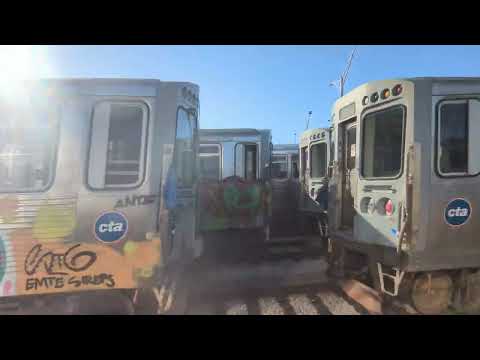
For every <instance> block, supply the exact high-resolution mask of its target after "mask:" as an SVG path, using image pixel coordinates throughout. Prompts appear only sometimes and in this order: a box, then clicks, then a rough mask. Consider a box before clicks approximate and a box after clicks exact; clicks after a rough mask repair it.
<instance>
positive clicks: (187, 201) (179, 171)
mask: <svg viewBox="0 0 480 360" xmlns="http://www.w3.org/2000/svg"><path fill="white" fill-rule="evenodd" d="M196 128H197V117H196V112H195V110H194V109H187V108H184V107H179V108H178V110H177V130H176V135H175V149H174V162H173V168H174V169H173V170H174V175H175V180H176V181H175V183H176V199H175V202H174V203H173V206H174V215H173V216H174V224H175V225H174V229H173V230H174V231H173V234H174V236H173V248H174V249H176V250H177V251H179V253H181V252H182V251H183V250H185V248H184V246H186V245H187V244H193V243H194V239H193V238H192V237H195V222H196V218H195V209H196V203H195V193H196V188H195V177H196V174H195V169H196V166H195V160H196V154H195V149H196V146H197V144H196V139H195V136H194V134H195V133H196ZM189 250H193V249H189Z"/></svg>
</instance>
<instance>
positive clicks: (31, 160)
mask: <svg viewBox="0 0 480 360" xmlns="http://www.w3.org/2000/svg"><path fill="white" fill-rule="evenodd" d="M0 116H1V122H0V192H23V191H24V192H29V191H42V190H45V189H46V188H47V187H48V186H49V185H50V183H51V181H52V179H53V172H54V162H55V150H56V143H57V136H58V126H57V125H58V124H57V114H56V108H55V107H49V108H45V107H38V106H30V105H22V106H20V105H16V106H12V105H11V104H4V103H3V104H1V105H0Z"/></svg>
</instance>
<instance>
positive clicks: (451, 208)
mask: <svg viewBox="0 0 480 360" xmlns="http://www.w3.org/2000/svg"><path fill="white" fill-rule="evenodd" d="M471 214H472V207H471V206H470V203H469V202H468V201H467V200H465V199H454V200H452V201H450V202H449V203H448V205H447V207H446V208H445V221H446V222H447V224H449V225H452V226H461V225H464V224H465V223H466V222H467V221H468V219H469V218H470V215H471Z"/></svg>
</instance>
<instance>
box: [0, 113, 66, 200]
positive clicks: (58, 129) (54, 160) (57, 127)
mask: <svg viewBox="0 0 480 360" xmlns="http://www.w3.org/2000/svg"><path fill="white" fill-rule="evenodd" d="M62 109H63V108H62V105H61V104H55V105H54V109H53V111H52V112H54V113H55V117H56V119H55V124H54V126H52V131H54V138H55V142H54V144H53V146H52V149H51V152H52V156H51V158H50V166H51V169H50V171H49V176H48V181H47V182H46V183H45V185H44V186H43V187H41V188H38V189H32V188H15V189H5V190H2V189H0V194H34V193H45V192H47V191H49V190H50V189H51V188H52V187H53V184H54V183H55V178H56V175H57V166H58V152H59V150H60V141H61V136H62V134H61V133H62V126H61V124H62Z"/></svg>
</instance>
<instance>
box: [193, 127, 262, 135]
mask: <svg viewBox="0 0 480 360" xmlns="http://www.w3.org/2000/svg"><path fill="white" fill-rule="evenodd" d="M265 132H271V130H269V129H248V128H245V129H200V130H199V134H200V135H201V136H210V135H214V136H218V135H225V136H228V135H237V136H238V135H247V136H248V135H261V134H262V133H265Z"/></svg>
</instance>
